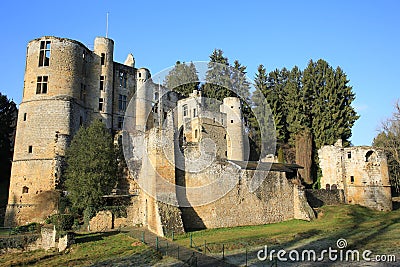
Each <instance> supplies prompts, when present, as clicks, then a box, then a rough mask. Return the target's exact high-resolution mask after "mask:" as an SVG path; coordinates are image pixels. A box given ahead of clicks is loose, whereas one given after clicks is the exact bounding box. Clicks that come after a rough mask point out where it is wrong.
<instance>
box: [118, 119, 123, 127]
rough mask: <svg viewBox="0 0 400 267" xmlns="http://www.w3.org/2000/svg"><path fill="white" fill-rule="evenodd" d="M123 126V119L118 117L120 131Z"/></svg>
mask: <svg viewBox="0 0 400 267" xmlns="http://www.w3.org/2000/svg"><path fill="white" fill-rule="evenodd" d="M123 126H124V117H118V128H119V129H122V127H123Z"/></svg>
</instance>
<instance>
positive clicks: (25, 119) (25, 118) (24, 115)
mask: <svg viewBox="0 0 400 267" xmlns="http://www.w3.org/2000/svg"><path fill="white" fill-rule="evenodd" d="M26 116H27V114H26V113H24V121H26Z"/></svg>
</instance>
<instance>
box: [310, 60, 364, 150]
mask: <svg viewBox="0 0 400 267" xmlns="http://www.w3.org/2000/svg"><path fill="white" fill-rule="evenodd" d="M303 87H304V88H303V89H304V90H305V91H307V92H312V94H311V109H310V110H311V114H310V115H311V128H312V134H313V137H314V143H315V146H316V149H318V148H320V147H321V146H323V145H332V144H334V143H335V142H336V141H337V139H339V138H340V139H342V140H343V143H344V144H345V145H349V144H350V143H349V138H350V137H351V128H352V126H353V125H354V122H355V121H356V120H357V119H358V117H359V116H357V114H356V112H355V110H354V109H353V107H352V106H351V104H352V102H353V101H354V99H355V96H354V93H353V92H352V87H350V86H349V85H348V80H347V77H346V75H345V74H344V73H343V71H342V70H341V69H340V68H339V67H338V68H337V69H336V70H334V69H333V68H332V67H331V66H329V64H328V63H327V62H326V61H324V60H322V59H320V60H318V61H317V62H316V63H314V62H312V61H310V63H309V65H308V66H307V68H306V69H305V70H304V75H303Z"/></svg>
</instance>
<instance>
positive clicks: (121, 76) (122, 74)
mask: <svg viewBox="0 0 400 267" xmlns="http://www.w3.org/2000/svg"><path fill="white" fill-rule="evenodd" d="M126 80H127V77H126V73H125V72H123V71H120V72H119V87H123V88H126Z"/></svg>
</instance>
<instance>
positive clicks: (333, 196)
mask: <svg viewBox="0 0 400 267" xmlns="http://www.w3.org/2000/svg"><path fill="white" fill-rule="evenodd" d="M305 193H306V197H307V201H308V203H309V204H310V206H311V207H312V208H319V207H321V206H324V205H339V204H344V203H345V198H344V191H343V189H332V190H326V189H306V192H305Z"/></svg>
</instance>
